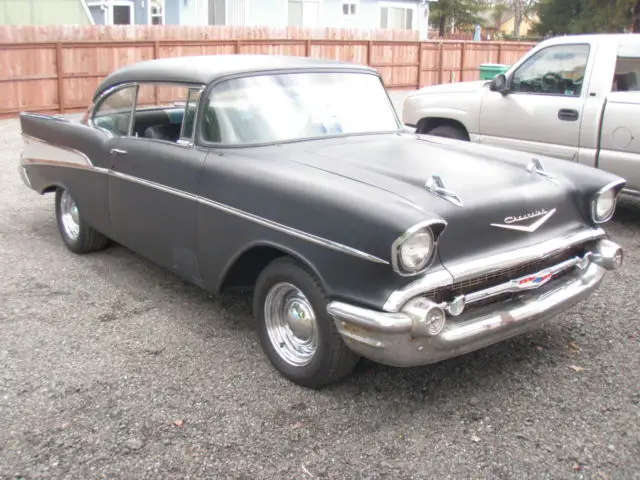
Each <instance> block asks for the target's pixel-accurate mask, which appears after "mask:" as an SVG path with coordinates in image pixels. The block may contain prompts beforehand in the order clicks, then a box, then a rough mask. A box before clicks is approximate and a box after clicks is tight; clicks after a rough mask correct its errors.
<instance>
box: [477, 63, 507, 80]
mask: <svg viewBox="0 0 640 480" xmlns="http://www.w3.org/2000/svg"><path fill="white" fill-rule="evenodd" d="M510 66H511V65H501V64H500V63H483V64H482V65H480V80H492V79H493V77H495V76H496V75H499V74H501V73H504V72H506V71H507V70H509V67H510Z"/></svg>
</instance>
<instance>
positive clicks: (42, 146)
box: [21, 134, 93, 168]
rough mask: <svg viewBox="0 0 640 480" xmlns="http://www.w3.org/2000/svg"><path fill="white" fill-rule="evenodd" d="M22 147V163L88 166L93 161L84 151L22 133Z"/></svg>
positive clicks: (90, 165) (91, 164)
mask: <svg viewBox="0 0 640 480" xmlns="http://www.w3.org/2000/svg"><path fill="white" fill-rule="evenodd" d="M22 139H23V142H24V148H23V150H22V159H21V162H22V164H23V165H26V164H33V163H50V164H55V165H60V166H65V165H69V166H80V167H85V168H89V167H92V166H93V163H92V162H91V160H90V159H89V157H87V156H86V155H85V154H84V153H82V152H80V151H78V150H74V149H72V148H68V147H62V146H59V145H54V144H52V143H49V142H46V141H44V140H41V139H39V138H35V137H32V136H30V135H26V134H23V135H22Z"/></svg>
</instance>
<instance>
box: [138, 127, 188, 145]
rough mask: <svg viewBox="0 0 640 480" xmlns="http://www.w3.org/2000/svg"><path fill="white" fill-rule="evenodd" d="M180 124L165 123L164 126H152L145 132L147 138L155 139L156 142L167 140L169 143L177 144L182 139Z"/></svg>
mask: <svg viewBox="0 0 640 480" xmlns="http://www.w3.org/2000/svg"><path fill="white" fill-rule="evenodd" d="M181 126H182V125H181V124H180V123H165V124H162V125H152V126H150V127H147V128H146V130H145V131H144V136H145V138H153V139H156V140H166V141H168V142H177V141H178V138H179V137H180V128H181Z"/></svg>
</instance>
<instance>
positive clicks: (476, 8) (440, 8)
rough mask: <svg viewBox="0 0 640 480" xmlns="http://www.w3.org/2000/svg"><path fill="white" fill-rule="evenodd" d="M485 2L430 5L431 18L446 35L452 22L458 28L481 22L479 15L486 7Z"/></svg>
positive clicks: (449, 0) (473, 0)
mask: <svg viewBox="0 0 640 480" xmlns="http://www.w3.org/2000/svg"><path fill="white" fill-rule="evenodd" d="M485 4H486V2H485V1H484V0H439V1H438V2H436V3H432V4H431V5H430V12H431V13H430V15H431V18H432V19H433V20H434V22H436V23H437V24H438V25H439V27H440V35H441V36H442V35H444V34H445V31H446V29H447V28H448V27H449V26H450V25H451V21H452V20H453V23H454V25H455V27H456V28H459V27H466V26H471V25H475V24H476V23H478V22H479V21H480V18H479V16H478V13H479V12H480V10H482V9H483V8H484V7H485V6H486V5H485Z"/></svg>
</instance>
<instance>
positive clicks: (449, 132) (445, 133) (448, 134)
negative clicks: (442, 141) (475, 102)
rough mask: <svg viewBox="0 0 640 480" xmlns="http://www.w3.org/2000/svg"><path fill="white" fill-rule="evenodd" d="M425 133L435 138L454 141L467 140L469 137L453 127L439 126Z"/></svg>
mask: <svg viewBox="0 0 640 480" xmlns="http://www.w3.org/2000/svg"><path fill="white" fill-rule="evenodd" d="M425 133H427V134H428V135H434V136H436V137H445V138H453V139H456V140H467V141H468V140H469V135H467V132H465V131H464V130H462V129H461V128H459V127H454V126H453V125H440V126H439V127H436V128H432V129H431V130H429V131H428V132H425Z"/></svg>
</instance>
